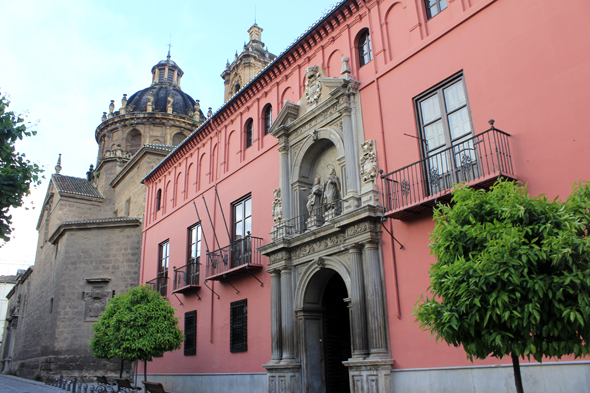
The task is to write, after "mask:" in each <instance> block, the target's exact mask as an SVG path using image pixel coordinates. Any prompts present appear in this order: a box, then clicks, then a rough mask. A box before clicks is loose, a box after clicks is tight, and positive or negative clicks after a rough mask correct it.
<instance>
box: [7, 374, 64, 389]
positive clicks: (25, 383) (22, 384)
mask: <svg viewBox="0 0 590 393" xmlns="http://www.w3.org/2000/svg"><path fill="white" fill-rule="evenodd" d="M17 392H19V393H59V392H64V390H62V389H58V388H56V387H52V386H47V385H45V384H44V383H42V382H37V381H31V380H29V379H24V378H17V377H13V376H10V375H0V393H17Z"/></svg>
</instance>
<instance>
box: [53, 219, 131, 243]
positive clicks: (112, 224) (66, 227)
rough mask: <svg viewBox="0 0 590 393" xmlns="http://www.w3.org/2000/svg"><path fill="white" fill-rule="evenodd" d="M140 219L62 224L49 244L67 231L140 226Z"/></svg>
mask: <svg viewBox="0 0 590 393" xmlns="http://www.w3.org/2000/svg"><path fill="white" fill-rule="evenodd" d="M140 225H141V218H139V217H113V218H102V219H92V220H81V221H65V222H63V223H61V224H60V225H59V226H58V227H57V228H56V229H55V231H53V233H52V234H51V236H50V237H49V240H48V241H49V243H51V244H55V242H56V241H57V240H58V239H59V238H60V237H61V236H62V235H63V234H64V233H65V232H67V231H79V230H84V229H105V228H117V227H129V226H140Z"/></svg>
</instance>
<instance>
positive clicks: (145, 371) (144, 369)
mask: <svg viewBox="0 0 590 393" xmlns="http://www.w3.org/2000/svg"><path fill="white" fill-rule="evenodd" d="M143 380H144V381H146V382H147V360H144V361H143ZM143 392H144V393H147V388H146V387H145V384H143Z"/></svg>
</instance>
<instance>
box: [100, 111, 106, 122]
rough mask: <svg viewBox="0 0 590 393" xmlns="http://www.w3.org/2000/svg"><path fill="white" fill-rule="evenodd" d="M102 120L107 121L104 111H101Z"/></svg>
mask: <svg viewBox="0 0 590 393" xmlns="http://www.w3.org/2000/svg"><path fill="white" fill-rule="evenodd" d="M101 120H102V121H107V113H106V112H102V119H101Z"/></svg>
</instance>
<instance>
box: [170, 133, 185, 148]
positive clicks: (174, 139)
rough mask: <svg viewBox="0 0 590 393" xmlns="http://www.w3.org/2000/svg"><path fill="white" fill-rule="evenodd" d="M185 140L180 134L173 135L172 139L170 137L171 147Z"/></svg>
mask: <svg viewBox="0 0 590 393" xmlns="http://www.w3.org/2000/svg"><path fill="white" fill-rule="evenodd" d="M185 138H186V137H185V136H184V135H183V134H181V133H180V132H179V133H178V134H175V135H174V137H172V145H174V146H178V145H180V144H181V143H182V141H183V140H184V139H185Z"/></svg>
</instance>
